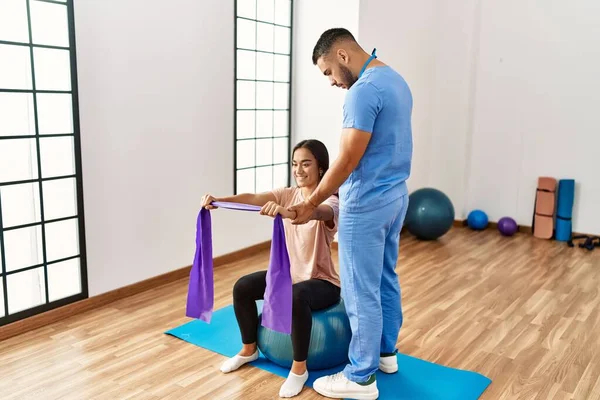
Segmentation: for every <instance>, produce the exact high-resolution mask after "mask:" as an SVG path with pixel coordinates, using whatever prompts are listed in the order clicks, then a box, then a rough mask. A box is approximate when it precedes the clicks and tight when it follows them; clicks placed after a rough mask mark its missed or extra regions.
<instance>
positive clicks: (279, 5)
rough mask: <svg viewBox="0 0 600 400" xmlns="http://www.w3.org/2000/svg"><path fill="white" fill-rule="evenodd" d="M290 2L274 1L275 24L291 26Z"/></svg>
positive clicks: (287, 0) (284, 0) (283, 0)
mask: <svg viewBox="0 0 600 400" xmlns="http://www.w3.org/2000/svg"><path fill="white" fill-rule="evenodd" d="M291 11H292V2H291V1H289V0H275V23H276V24H279V25H285V26H291V24H292V12H291Z"/></svg>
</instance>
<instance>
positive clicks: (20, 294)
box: [6, 268, 46, 314]
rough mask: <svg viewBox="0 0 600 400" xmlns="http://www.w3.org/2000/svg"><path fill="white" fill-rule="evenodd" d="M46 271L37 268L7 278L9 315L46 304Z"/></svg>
mask: <svg viewBox="0 0 600 400" xmlns="http://www.w3.org/2000/svg"><path fill="white" fill-rule="evenodd" d="M44 281H45V278H44V269H43V268H36V269H32V270H29V271H25V272H19V273H18V274H14V275H9V276H8V277H7V278H6V286H7V289H8V290H7V291H8V313H9V314H15V313H17V312H19V311H24V310H28V309H30V308H33V307H36V306H39V305H42V304H44V303H46V285H45V282H44Z"/></svg>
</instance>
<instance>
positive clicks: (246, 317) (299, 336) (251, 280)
mask: <svg viewBox="0 0 600 400" xmlns="http://www.w3.org/2000/svg"><path fill="white" fill-rule="evenodd" d="M266 277H267V271H259V272H254V273H252V274H249V275H246V276H243V277H241V278H240V279H239V280H238V281H237V282H236V283H235V286H234V287H233V307H234V310H235V316H236V318H237V321H238V325H239V326H240V332H241V333H242V342H244V344H251V343H255V342H256V335H257V331H258V312H257V310H256V300H261V299H262V298H263V296H264V294H265V288H266V285H267V284H266ZM292 289H293V294H292V297H293V302H292V304H293V305H292V347H293V350H294V361H306V358H307V357H308V347H309V345H310V331H311V328H312V314H311V311H312V310H322V309H324V308H327V307H330V306H332V305H334V304H336V303H337V302H338V301H339V299H340V288H339V287H337V286H336V285H334V284H333V283H331V282H327V281H324V280H321V279H310V280H308V281H304V282H299V283H296V284H294V285H293V286H292Z"/></svg>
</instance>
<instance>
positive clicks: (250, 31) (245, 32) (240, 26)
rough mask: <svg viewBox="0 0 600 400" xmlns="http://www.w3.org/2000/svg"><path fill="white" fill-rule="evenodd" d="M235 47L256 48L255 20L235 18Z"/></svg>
mask: <svg viewBox="0 0 600 400" xmlns="http://www.w3.org/2000/svg"><path fill="white" fill-rule="evenodd" d="M236 20H237V47H238V48H242V49H251V50H254V49H256V22H254V21H248V20H245V19H239V18H237V19H236Z"/></svg>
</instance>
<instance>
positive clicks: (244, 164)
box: [237, 140, 256, 168]
mask: <svg viewBox="0 0 600 400" xmlns="http://www.w3.org/2000/svg"><path fill="white" fill-rule="evenodd" d="M255 152H256V150H255V149H254V140H241V141H238V142H237V168H248V167H253V166H254V165H255V164H254V160H255Z"/></svg>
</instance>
